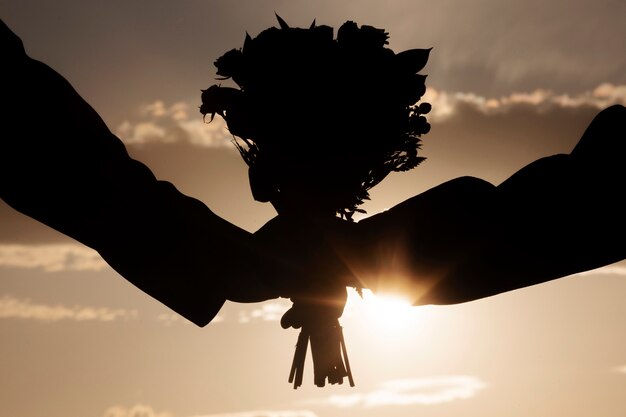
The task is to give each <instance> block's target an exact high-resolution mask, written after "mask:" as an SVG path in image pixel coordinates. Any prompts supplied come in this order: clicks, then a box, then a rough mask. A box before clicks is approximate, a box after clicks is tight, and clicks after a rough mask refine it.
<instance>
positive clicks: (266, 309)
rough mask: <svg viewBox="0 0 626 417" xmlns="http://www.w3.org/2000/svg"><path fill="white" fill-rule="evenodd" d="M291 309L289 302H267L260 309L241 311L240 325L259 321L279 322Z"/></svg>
mask: <svg viewBox="0 0 626 417" xmlns="http://www.w3.org/2000/svg"><path fill="white" fill-rule="evenodd" d="M290 307H291V304H289V303H288V302H280V301H279V302H266V303H263V304H262V305H261V306H260V308H255V309H253V310H240V311H239V320H238V321H239V323H242V324H247V323H253V322H259V321H278V320H280V318H281V317H282V315H283V314H285V312H286V311H287V310H288V309H289V308H290Z"/></svg>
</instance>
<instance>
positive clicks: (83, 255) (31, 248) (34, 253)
mask: <svg viewBox="0 0 626 417" xmlns="http://www.w3.org/2000/svg"><path fill="white" fill-rule="evenodd" d="M107 266H108V265H107V263H106V262H105V261H104V260H103V259H102V258H101V257H100V255H99V254H98V252H96V251H95V250H93V249H90V248H88V247H86V246H82V245H79V244H73V243H69V244H47V245H17V244H15V245H14V244H0V267H6V268H28V269H35V268H37V269H43V270H44V271H46V272H59V271H100V270H102V269H104V268H106V267H107Z"/></svg>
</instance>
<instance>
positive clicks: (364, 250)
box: [352, 106, 626, 304]
mask: <svg viewBox="0 0 626 417" xmlns="http://www.w3.org/2000/svg"><path fill="white" fill-rule="evenodd" d="M625 151H626V108H624V107H623V106H612V107H609V108H607V109H605V110H603V111H602V112H600V113H599V114H598V115H597V116H596V117H595V119H594V120H593V121H592V123H591V124H590V125H589V127H588V128H587V130H586V131H585V133H584V135H583V136H582V138H581V140H580V141H579V143H578V145H577V146H576V147H575V149H574V150H573V151H572V152H571V153H570V154H559V155H553V156H550V157H546V158H542V159H539V160H537V161H535V162H533V163H531V164H529V165H528V166H526V167H524V168H523V169H521V170H520V171H518V172H517V173H515V174H514V175H513V176H511V177H510V178H509V179H507V180H506V181H504V182H503V183H502V184H500V185H498V186H497V187H495V186H493V185H491V184H488V183H485V182H484V181H481V180H478V179H476V178H469V177H467V178H459V179H456V180H452V181H450V182H448V183H445V184H442V185H440V186H438V187H435V188H434V189H432V190H430V191H427V192H425V193H423V194H421V195H418V196H416V197H414V198H411V199H409V200H407V201H405V202H404V203H401V204H399V205H398V206H396V207H394V208H392V209H390V210H389V211H386V212H384V213H381V214H378V215H375V216H372V217H371V218H368V219H366V220H364V221H362V222H360V223H359V228H361V229H362V230H361V231H360V233H361V235H362V237H361V239H360V242H361V243H358V242H355V243H354V245H356V247H358V248H359V250H360V255H359V256H357V257H354V258H353V259H356V260H357V261H356V262H355V266H356V267H357V269H360V270H362V271H364V272H362V273H361V277H362V279H363V280H364V281H365V284H366V286H369V287H373V288H374V289H378V290H383V291H384V290H392V291H393V290H401V291H403V292H404V293H407V294H410V295H411V296H412V299H413V301H414V303H416V304H431V303H432V304H450V303H459V302H465V301H471V300H475V299H479V298H483V297H487V296H491V295H495V294H498V293H501V292H505V291H510V290H515V289H518V288H522V287H527V286H530V285H535V284H538V283H542V282H545V281H549V280H553V279H556V278H561V277H564V276H567V275H570V274H574V273H578V272H582V271H587V270H590V269H594V268H598V267H601V266H605V265H608V264H611V263H614V262H618V261H620V260H623V259H626V241H625V240H624V239H622V238H621V236H624V232H626V202H625V201H624V199H623V195H624V189H625V188H626V165H624V163H623V161H622V159H621V158H622V157H623V155H624V152H625ZM390 256H394V257H393V259H394V261H393V262H392V260H391V259H392V258H391V257H390ZM366 260H367V261H366ZM364 261H366V262H364ZM361 263H363V264H362V266H361V267H360V268H359V265H360V264H361ZM392 264H393V265H392ZM352 269H354V267H353V268H352Z"/></svg>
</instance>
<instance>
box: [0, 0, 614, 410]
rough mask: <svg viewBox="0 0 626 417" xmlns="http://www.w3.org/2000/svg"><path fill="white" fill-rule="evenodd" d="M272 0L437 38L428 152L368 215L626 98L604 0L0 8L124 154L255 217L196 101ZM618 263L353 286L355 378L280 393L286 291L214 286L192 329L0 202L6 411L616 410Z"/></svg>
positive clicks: (321, 17)
mask: <svg viewBox="0 0 626 417" xmlns="http://www.w3.org/2000/svg"><path fill="white" fill-rule="evenodd" d="M53 3H54V8H53V6H52V4H53ZM336 3H339V4H336ZM275 11H276V12H277V13H278V14H280V15H281V16H282V17H283V18H285V20H287V21H288V22H289V23H291V24H292V25H294V26H308V25H309V24H310V22H311V21H312V20H313V19H317V22H318V23H319V24H328V25H331V26H334V27H337V26H338V25H339V24H341V23H342V22H344V21H345V20H355V21H357V22H358V23H360V24H370V25H373V26H377V27H384V28H385V29H387V30H388V31H389V32H390V34H391V39H390V41H391V42H390V46H391V47H392V49H394V50H395V49H397V50H403V49H408V48H422V47H431V46H433V47H434V49H433V52H432V54H431V59H430V60H429V64H428V65H427V67H426V69H425V71H424V72H425V73H428V75H429V77H428V80H427V87H428V92H427V97H426V101H430V102H431V103H432V104H433V113H432V114H431V115H430V116H429V118H431V121H432V123H433V129H432V131H431V132H430V133H429V134H428V135H426V136H424V138H423V139H424V141H423V144H424V146H423V155H424V156H426V157H427V158H428V159H427V160H426V162H425V163H424V164H423V165H421V166H419V167H418V168H416V169H415V170H413V171H411V172H409V173H403V174H392V175H391V176H390V177H389V178H387V179H386V180H385V181H383V183H381V184H380V185H379V186H377V187H376V188H375V189H374V190H373V191H372V193H371V195H372V200H371V202H368V203H367V204H366V206H365V208H366V209H367V210H368V213H370V214H371V213H376V212H379V211H381V210H383V209H385V208H387V207H390V206H392V205H394V204H396V203H398V202H400V201H403V200H404V199H406V198H408V197H410V196H413V195H415V194H417V193H420V192H422V191H424V190H426V189H428V188H430V187H432V186H435V185H437V184H439V183H441V182H443V181H445V180H447V179H451V178H454V177H458V176H460V175H474V176H477V177H481V178H484V179H486V180H488V181H491V182H493V183H495V184H497V183H499V182H501V181H502V180H504V179H505V178H507V177H508V176H509V175H511V174H512V173H513V172H515V171H516V170H517V169H519V168H521V167H522V166H524V165H525V164H527V163H529V162H531V161H533V160H534V159H536V158H539V157H542V156H546V155H551V154H554V153H560V152H569V151H570V150H571V148H572V147H573V146H574V144H575V143H576V141H577V140H578V138H579V137H580V135H581V133H582V131H583V129H584V128H585V126H586V125H587V124H588V123H589V121H590V120H591V118H592V117H593V115H594V114H595V113H596V112H597V111H598V110H599V109H601V108H603V107H605V106H607V105H609V104H613V103H622V104H626V54H624V52H623V42H621V40H623V39H625V38H626V28H625V27H624V25H623V22H624V20H625V19H626V5H625V4H624V3H623V2H619V1H617V2H616V1H610V0H602V1H598V0H593V1H592V0H589V1H587V0H581V1H577V2H567V1H554V2H549V3H546V2H539V1H536V0H532V1H527V2H512V1H497V0H482V1H476V2H471V4H470V3H469V2H467V3H465V2H464V3H460V2H453V1H439V2H423V1H408V0H407V1H397V2H393V3H382V2H373V1H342V2H332V1H320V2H304V1H289V2H286V1H285V2H281V1H265V2H244V1H185V2H176V3H173V2H167V1H150V2H147V1H137V2H130V3H129V2H123V1H109V2H101V3H91V2H79V1H60V2H45V1H24V0H19V1H18V0H15V1H13V0H8V1H6V0H5V1H3V2H2V5H1V7H0V16H1V18H2V19H3V20H4V21H5V22H6V23H7V24H8V25H9V26H10V27H11V28H12V29H13V30H14V31H15V32H16V33H17V34H18V35H19V36H21V37H22V39H23V41H24V44H25V47H26V50H27V52H28V53H29V54H30V55H31V56H33V57H34V58H37V59H40V60H42V61H44V62H46V63H48V64H49V65H51V66H52V67H53V68H55V69H56V70H57V71H59V72H60V73H61V74H63V75H64V76H65V77H67V78H68V79H69V80H70V82H71V83H72V84H73V85H74V87H75V88H76V89H77V90H78V91H79V93H81V95H83V97H85V98H86V99H87V100H88V102H89V103H90V104H92V105H93V106H94V108H95V109H96V110H97V111H98V112H99V113H100V114H101V115H102V116H103V118H104V120H105V121H106V123H107V124H108V125H109V127H110V128H111V130H113V131H114V132H115V133H116V134H117V135H118V136H120V138H122V139H123V140H124V141H125V143H126V144H127V147H128V149H129V152H130V153H131V155H133V156H134V157H135V158H137V159H139V160H141V161H143V162H145V163H146V164H147V165H148V166H149V167H150V168H151V169H152V170H153V171H154V172H155V174H156V175H157V177H159V178H160V179H166V180H169V181H171V182H173V183H174V184H175V185H176V186H177V187H178V188H179V189H180V190H181V191H183V192H184V193H186V194H188V195H191V196H194V197H196V198H199V199H200V200H202V201H203V202H205V203H206V204H207V205H208V206H209V207H210V208H211V209H212V210H213V211H215V212H216V213H217V214H219V215H220V216H222V217H224V218H226V219H227V220H229V221H231V222H233V223H235V224H237V225H239V226H241V227H243V228H245V229H247V230H250V231H254V230H256V229H257V228H259V227H260V226H262V225H263V224H264V223H265V222H266V221H267V220H269V219H270V218H271V217H272V216H273V215H274V212H273V210H272V209H271V207H269V206H268V205H264V204H261V203H258V202H255V201H253V199H252V197H251V195H250V191H249V186H248V183H247V172H246V167H245V164H244V163H243V162H242V161H241V159H240V157H239V155H238V154H237V152H236V150H235V149H234V148H233V146H232V144H231V143H230V137H229V135H228V134H227V132H225V131H224V129H223V124H221V123H220V121H219V120H218V119H217V118H216V120H215V122H214V123H213V124H211V125H203V124H202V120H201V116H200V114H199V113H198V111H197V108H198V105H199V92H200V89H202V88H206V87H207V86H208V85H210V84H212V83H213V82H214V80H213V77H214V68H213V66H212V62H213V60H214V59H215V58H216V57H218V56H219V55H221V54H222V53H223V52H225V51H227V50H229V49H231V48H234V47H239V46H240V45H241V43H242V42H243V38H244V35H245V32H246V31H248V32H249V33H250V34H252V35H255V34H256V33H258V32H259V31H261V30H262V29H264V28H266V27H268V26H270V25H274V24H275V20H274V19H275V18H274V12H275ZM34 122H36V114H34ZM329 129H331V127H330V126H329ZM27 131H28V127H27V126H24V132H27ZM18 134H19V133H18ZM607 236H611V233H610V231H607ZM611 238H617V239H619V238H621V237H619V236H617V237H613V236H611ZM625 276H626V263H624V262H621V263H618V264H615V265H612V266H609V267H606V268H604V269H602V270H598V271H592V272H589V273H586V274H579V275H576V276H571V277H567V278H563V279H561V280H558V281H555V282H550V283H546V284H541V285H538V286H535V287H532V288H526V289H522V290H517V291H513V292H510V293H506V294H502V295H499V296H495V297H491V298H488V299H484V300H478V301H475V302H471V303H466V304H462V305H457V306H445V307H430V306H427V307H419V308H411V309H408V310H402V311H400V312H399V315H398V316H395V318H389V319H388V321H387V322H382V323H381V322H380V320H377V319H376V317H377V316H376V315H375V314H378V313H373V312H372V311H371V308H373V307H372V306H371V305H370V304H368V303H367V301H366V300H359V299H358V298H356V297H352V298H351V300H350V303H349V306H348V308H347V310H346V314H345V315H344V316H343V317H342V320H341V322H342V325H343V326H344V331H345V337H346V343H347V347H348V352H349V354H350V362H351V365H352V368H353V372H354V377H355V380H356V387H354V388H350V387H348V386H327V387H325V388H322V389H320V388H316V387H314V386H313V383H312V382H313V381H312V378H313V376H312V370H311V368H310V357H309V362H308V365H307V366H309V367H308V368H307V370H306V371H305V377H304V384H303V386H302V387H301V388H299V389H298V390H295V391H294V390H293V389H292V387H291V385H290V384H288V383H287V376H288V371H289V366H290V364H291V357H292V354H293V347H294V344H295V340H296V337H297V331H295V330H293V329H291V330H289V331H288V330H283V329H281V328H280V325H279V323H278V322H277V319H278V318H279V317H280V315H281V314H282V312H283V311H284V310H285V308H287V307H288V306H289V305H290V303H289V301H288V300H274V301H270V302H266V303H262V304H250V305H244V304H236V303H227V304H226V305H225V306H224V308H223V309H222V311H221V312H220V314H219V316H218V317H219V319H218V320H215V321H214V322H212V323H211V324H209V325H208V326H207V327H205V328H198V327H196V326H195V325H193V324H191V323H189V322H187V321H186V320H185V319H182V318H180V317H178V316H176V315H175V314H173V313H172V312H171V311H170V310H168V309H167V308H166V307H164V306H163V305H161V304H160V303H159V302H157V301H155V300H153V299H151V298H150V297H148V296H147V295H146V294H144V293H142V292H141V291H140V290H138V289H137V288H135V287H133V286H132V285H131V284H129V283H127V282H126V281H125V280H124V279H123V278H122V277H120V276H119V275H117V274H116V273H115V272H114V271H113V270H112V269H110V268H109V267H108V266H107V265H106V264H105V263H104V262H103V261H102V260H101V259H100V258H99V257H98V256H97V254H95V253H94V252H92V251H91V250H89V249H87V248H85V247H82V246H80V245H78V244H76V243H75V242H73V241H72V240H70V239H68V238H66V237H64V236H62V235H60V234H58V233H56V232H54V231H52V230H50V229H48V228H47V227H45V226H42V225H40V224H38V223H36V222H34V221H33V220H30V219H28V218H26V217H24V216H22V215H21V214H19V213H17V212H15V211H14V210H12V209H11V208H9V207H8V206H6V205H5V204H4V203H2V202H0V335H1V336H0V358H1V359H0V361H1V367H0V369H2V372H1V373H0V417H5V416H6V417H35V416H50V417H87V416H94V417H101V416H106V417H139V416H141V417H156V416H159V417H165V416H170V417H192V416H213V417H215V416H229V417H260V416H263V417H334V416H342V417H344V416H359V417H361V416H381V415H384V416H392V417H394V416H397V417H405V416H406V417H408V416H411V417H413V416H416V415H424V416H441V417H447V416H458V415H466V416H472V417H474V416H475V417H489V416H493V417H496V416H498V417H500V416H513V417H517V416H520V417H521V416H533V417H560V416H567V417H588V416H590V415H594V416H602V417H623V416H624V415H626V401H624V400H623V399H624V396H625V395H626V332H625V331H624V317H626V304H625V303H624V302H623V300H624V294H626V280H625V279H624V278H625ZM504 278H505V277H504ZM373 314H374V315H373Z"/></svg>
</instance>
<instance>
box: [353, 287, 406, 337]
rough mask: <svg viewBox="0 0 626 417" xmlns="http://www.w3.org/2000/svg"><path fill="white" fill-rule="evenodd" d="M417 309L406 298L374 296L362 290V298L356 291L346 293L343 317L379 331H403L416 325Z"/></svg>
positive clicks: (370, 292)
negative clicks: (353, 319) (364, 322)
mask: <svg viewBox="0 0 626 417" xmlns="http://www.w3.org/2000/svg"><path fill="white" fill-rule="evenodd" d="M416 310H417V307H414V306H412V305H411V303H410V302H409V300H408V299H407V298H403V297H401V296H396V295H376V294H374V293H373V292H372V291H370V290H367V289H364V290H363V296H362V297H361V296H359V295H358V294H357V292H356V291H353V290H351V291H350V292H349V293H348V302H347V303H346V309H345V311H344V315H345V316H346V317H347V318H357V319H358V320H364V321H366V322H367V323H368V326H369V327H375V328H377V329H379V330H384V331H394V330H400V331H402V330H405V329H407V328H408V327H411V326H413V325H415V324H416V313H417V311H416Z"/></svg>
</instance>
